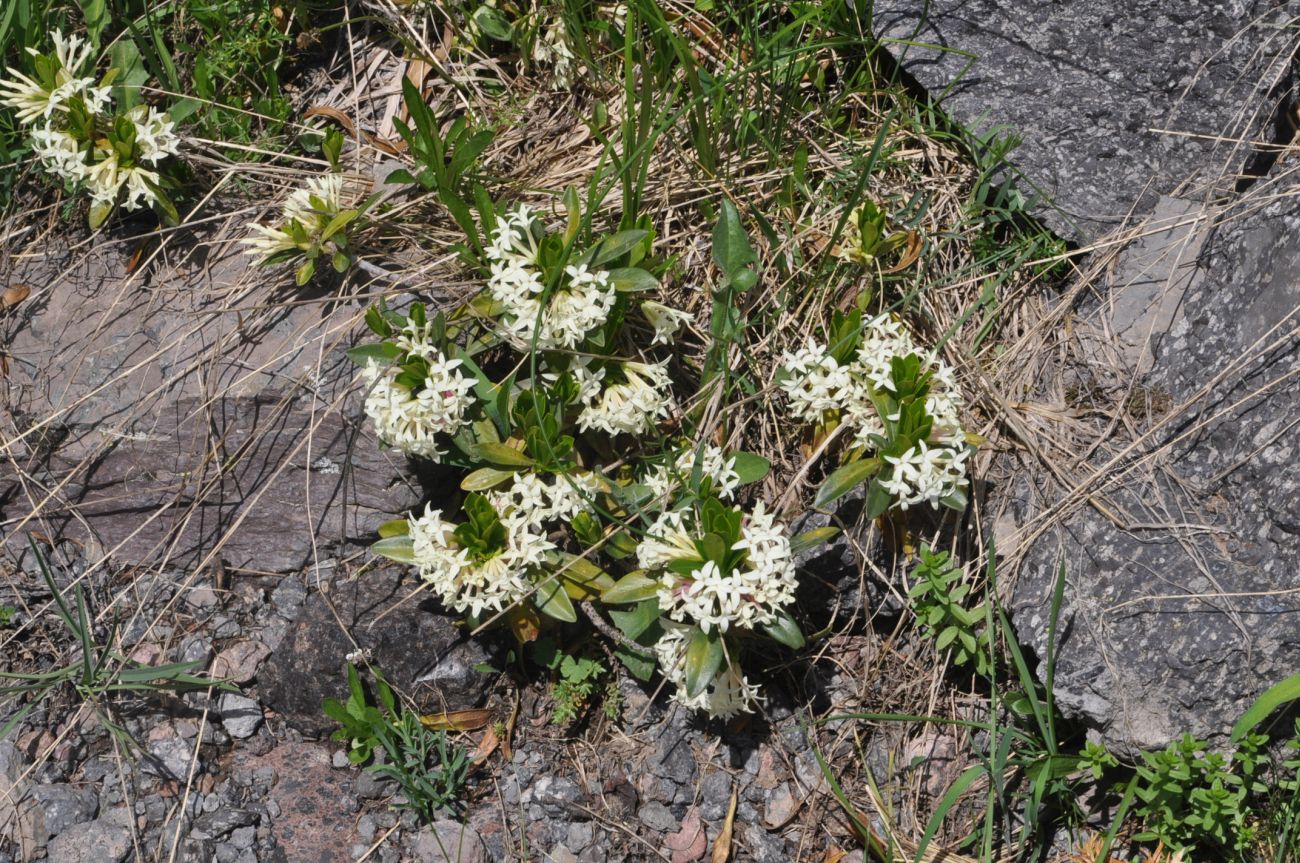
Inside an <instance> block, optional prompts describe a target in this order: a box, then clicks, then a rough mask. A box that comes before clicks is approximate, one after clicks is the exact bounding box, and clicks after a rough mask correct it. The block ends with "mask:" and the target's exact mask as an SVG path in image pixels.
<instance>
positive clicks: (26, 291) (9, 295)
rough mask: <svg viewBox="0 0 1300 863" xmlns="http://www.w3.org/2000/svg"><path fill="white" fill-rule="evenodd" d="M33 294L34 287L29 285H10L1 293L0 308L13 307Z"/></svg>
mask: <svg viewBox="0 0 1300 863" xmlns="http://www.w3.org/2000/svg"><path fill="white" fill-rule="evenodd" d="M31 295H32V289H31V287H30V286H28V285H10V286H9V287H7V288H5V292H4V294H3V295H0V308H4V309H12V308H13V307H14V306H16V305H18V304H19V303H21V302H22V301H23V300H25V299H27V298H28V297H30V296H31Z"/></svg>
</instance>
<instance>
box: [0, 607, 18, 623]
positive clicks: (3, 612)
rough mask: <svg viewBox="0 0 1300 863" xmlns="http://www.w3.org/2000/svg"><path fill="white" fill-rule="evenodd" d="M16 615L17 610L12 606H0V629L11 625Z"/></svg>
mask: <svg viewBox="0 0 1300 863" xmlns="http://www.w3.org/2000/svg"><path fill="white" fill-rule="evenodd" d="M17 613H18V609H16V608H14V607H13V606H12V605H0V629H3V628H5V627H7V626H8V625H9V624H11V623H13V621H14V615H15V614H17Z"/></svg>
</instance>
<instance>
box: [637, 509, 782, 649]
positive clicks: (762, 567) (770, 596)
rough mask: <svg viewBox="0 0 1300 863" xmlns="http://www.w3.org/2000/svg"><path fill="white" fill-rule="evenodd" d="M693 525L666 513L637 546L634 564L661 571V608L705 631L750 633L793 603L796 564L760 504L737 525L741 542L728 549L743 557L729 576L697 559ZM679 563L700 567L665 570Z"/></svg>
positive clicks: (686, 517)
mask: <svg viewBox="0 0 1300 863" xmlns="http://www.w3.org/2000/svg"><path fill="white" fill-rule="evenodd" d="M694 521H695V516H694V513H693V512H692V511H691V510H677V511H669V512H665V513H663V514H662V515H660V516H659V518H658V519H656V520H655V522H654V524H653V525H651V527H650V529H649V530H648V531H647V533H646V537H645V538H644V539H642V540H641V542H640V544H639V545H638V546H637V563H638V565H639V566H640V567H641V568H642V569H644V570H645V571H646V572H649V573H654V572H658V573H659V591H658V596H659V608H660V609H661V610H662V611H663V612H664V613H665V614H667V615H668V616H669V617H670V618H672V619H673V620H675V621H677V622H679V623H695V624H697V625H698V626H699V627H700V629H702V630H704V631H705V632H709V631H711V630H712V629H713V628H714V627H717V628H718V631H720V632H726V631H727V630H728V629H730V628H731V627H732V626H736V627H739V628H741V629H753V628H754V627H756V626H762V625H763V624H767V623H772V622H773V621H775V620H776V618H777V614H778V613H779V612H780V611H781V609H783V608H784V607H785V606H786V605H788V604H790V603H791V602H792V601H794V591H795V586H796V581H795V566H794V560H793V558H792V556H791V554H790V541H789V540H788V539H786V537H785V532H784V530H783V529H782V527H781V526H780V525H778V524H776V523H775V522H774V521H773V518H772V515H771V514H770V513H768V512H766V511H765V510H764V508H763V504H762V502H761V501H760V502H759V504H758V505H757V506H756V507H755V508H754V511H753V512H752V513H750V514H749V515H747V516H745V517H744V519H743V520H742V521H741V526H740V533H741V538H740V539H739V540H738V541H737V542H736V543H735V544H734V545H732V547H731V549H732V550H733V551H744V552H745V554H744V557H743V558H742V559H741V560H740V562H739V564H738V565H737V566H735V567H733V568H732V569H731V571H730V572H724V571H722V569H721V568H720V567H719V566H718V564H717V563H716V562H715V561H712V560H707V561H702V560H700V554H699V551H698V549H697V548H696V547H695V540H696V538H697V537H696V533H697V530H696V526H695V524H694ZM679 560H694V561H698V562H699V566H698V567H697V568H695V569H694V570H693V571H692V572H691V573H690V574H688V575H683V574H681V573H678V572H672V571H669V570H668V569H667V568H666V567H667V566H668V564H670V563H672V562H674V561H679Z"/></svg>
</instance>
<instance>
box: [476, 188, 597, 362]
mask: <svg viewBox="0 0 1300 863" xmlns="http://www.w3.org/2000/svg"><path fill="white" fill-rule="evenodd" d="M540 233H542V228H541V226H540V224H539V223H537V221H536V220H535V219H534V218H533V215H532V212H531V211H530V210H529V209H528V208H527V207H525V206H523V205H520V206H519V207H517V208H516V209H515V210H514V211H513V212H510V213H507V214H506V215H505V216H503V217H502V218H501V220H500V222H499V223H498V224H497V228H496V230H495V232H494V233H493V234H492V238H491V240H490V241H489V243H488V248H487V257H488V265H489V269H490V275H489V277H488V281H487V290H488V294H489V295H490V296H491V297H492V299H493V300H495V301H496V302H498V303H500V304H501V307H502V317H501V330H500V332H501V335H502V337H504V338H505V339H507V340H508V341H509V342H510V343H511V344H512V345H514V346H515V347H516V348H518V349H520V350H529V349H531V348H532V347H533V346H534V345H536V346H537V347H539V348H542V349H553V348H573V347H576V346H577V345H579V344H581V343H582V341H583V340H584V339H585V338H586V337H587V334H588V333H590V332H591V331H592V330H595V329H597V328H598V327H600V326H602V325H603V324H604V323H605V321H606V320H608V319H609V313H610V310H611V309H612V308H613V307H614V302H615V300H616V299H617V296H618V295H617V293H616V292H615V290H614V286H613V284H612V283H610V281H609V274H608V273H606V272H604V271H600V272H591V271H590V270H588V269H587V266H586V265H585V264H577V265H573V264H570V265H568V266H566V267H565V268H564V278H563V279H562V280H561V281H560V283H559V284H558V285H556V287H555V290H554V291H552V293H551V295H550V296H549V297H546V298H545V299H543V294H545V292H546V284H545V282H544V280H543V273H542V272H541V270H540V269H538V265H537V234H540Z"/></svg>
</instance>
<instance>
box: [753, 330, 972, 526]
mask: <svg viewBox="0 0 1300 863" xmlns="http://www.w3.org/2000/svg"><path fill="white" fill-rule="evenodd" d="M831 331H832V341H831V343H830V345H829V346H827V345H823V344H821V343H819V342H816V341H814V340H811V339H810V340H809V341H808V343H807V344H806V345H805V346H804V347H803V348H800V349H799V350H797V351H794V352H792V353H788V354H786V355H785V357H784V358H783V360H782V364H781V368H780V371H779V385H780V387H781V389H782V390H783V391H784V393H785V395H786V398H787V399H788V401H789V404H790V410H791V413H793V414H794V415H795V416H796V417H797V418H798V419H801V420H803V421H804V422H806V423H810V424H812V425H813V426H814V429H815V431H816V433H817V434H821V435H824V434H826V433H827V432H829V431H830V430H831V429H834V428H836V427H843V429H844V430H845V431H847V432H848V433H850V434H851V436H852V437H851V442H850V443H849V446H848V448H847V450H846V451H845V453H844V458H843V462H842V464H841V466H840V467H839V468H838V469H837V470H836V471H834V472H833V473H832V474H831V475H830V477H829V478H827V480H826V482H825V483H824V484H823V485H822V487H821V489H820V490H819V491H818V494H817V498H816V503H817V505H819V506H821V505H825V504H828V503H831V502H833V501H834V500H837V499H838V498H840V497H842V496H843V495H845V494H847V493H848V492H849V491H850V490H851V489H853V488H854V487H855V486H857V485H859V484H861V483H863V482H866V483H868V488H867V503H866V514H867V517H868V518H875V517H877V516H879V515H882V514H884V513H885V512H886V511H887V510H889V509H890V508H892V507H897V508H899V509H903V510H905V509H907V508H908V507H911V506H915V505H918V504H926V505H928V506H931V507H937V506H948V507H951V508H953V509H958V510H960V509H963V508H965V506H966V489H967V485H968V483H967V479H966V460H967V458H968V457H969V456H970V453H971V446H970V440H971V438H972V436H969V435H968V434H967V433H966V432H965V431H964V430H963V429H962V427H961V422H960V420H959V417H958V414H959V412H960V410H961V394H960V391H959V390H958V388H957V383H956V379H955V377H954V375H953V372H952V369H951V368H950V367H949V366H948V365H947V364H946V363H945V362H944V361H943V360H942V359H940V358H939V357H938V356H937V355H933V354H925V355H923V354H921V353H920V352H919V351H918V349H917V347H916V344H915V343H914V342H913V340H912V337H911V335H910V333H908V331H907V330H906V328H905V327H904V325H903V324H902V322H901V321H899V320H897V319H895V318H893V317H891V316H889V315H877V316H876V317H873V318H870V319H868V320H866V321H865V322H864V321H863V316H862V312H861V311H854V312H852V313H851V314H847V315H845V314H842V313H836V315H835V317H834V318H833V320H832V325H831Z"/></svg>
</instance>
